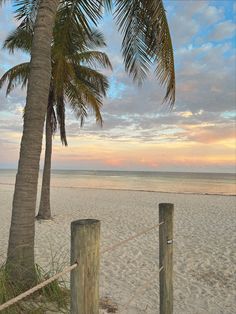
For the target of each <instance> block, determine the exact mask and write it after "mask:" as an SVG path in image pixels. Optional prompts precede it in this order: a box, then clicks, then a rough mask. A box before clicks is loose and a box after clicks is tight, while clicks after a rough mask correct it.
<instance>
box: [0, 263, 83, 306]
mask: <svg viewBox="0 0 236 314" xmlns="http://www.w3.org/2000/svg"><path fill="white" fill-rule="evenodd" d="M77 266H78V262H76V263H74V264H73V265H71V266H69V267H66V268H65V269H64V270H63V271H62V272H60V273H58V274H56V275H54V276H52V277H50V278H49V279H47V280H45V281H43V282H41V283H40V284H38V285H37V286H35V287H33V288H31V289H29V290H27V291H25V292H23V293H21V294H19V295H18V296H17V297H15V298H13V299H11V300H9V301H7V302H6V303H3V304H1V305H0V311H2V310H4V309H6V308H7V307H9V306H11V305H13V304H15V303H17V302H19V301H21V300H22V299H25V298H26V297H28V296H29V295H31V294H32V293H34V292H36V291H38V290H40V289H42V288H43V287H45V286H47V285H48V284H50V283H51V282H53V281H55V280H56V279H58V278H59V277H61V276H62V275H64V274H66V273H68V272H69V271H71V270H73V269H74V268H76V267H77Z"/></svg>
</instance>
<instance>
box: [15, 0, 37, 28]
mask: <svg viewBox="0 0 236 314" xmlns="http://www.w3.org/2000/svg"><path fill="white" fill-rule="evenodd" d="M39 4H40V0H18V1H14V7H15V16H16V18H17V20H20V21H21V23H20V25H19V26H18V27H19V28H21V29H27V28H30V29H31V30H32V29H33V25H34V22H35V19H36V15H37V11H38V8H39Z"/></svg>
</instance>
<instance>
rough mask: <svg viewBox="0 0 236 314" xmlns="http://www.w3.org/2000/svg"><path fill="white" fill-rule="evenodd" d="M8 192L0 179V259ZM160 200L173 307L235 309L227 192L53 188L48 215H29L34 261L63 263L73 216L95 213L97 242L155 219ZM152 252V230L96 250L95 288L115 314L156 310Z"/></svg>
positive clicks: (235, 241)
mask: <svg viewBox="0 0 236 314" xmlns="http://www.w3.org/2000/svg"><path fill="white" fill-rule="evenodd" d="M12 193H13V186H7V185H6V186H5V185H1V186H0V199H1V220H0V258H1V260H4V258H5V256H6V249H7V240H8V230H9V224H10V216H11V202H12ZM160 202H171V203H174V204H175V221H174V313H176V314H220V313H222V314H233V313H235V308H236V281H235V265H236V210H235V207H236V197H233V196H210V195H191V194H187V195H186V194H171V193H152V192H136V191H118V190H99V189H79V188H53V189H52V211H53V215H54V220H53V221H48V222H41V223H40V222H36V261H37V262H38V263H39V264H40V265H42V266H43V267H48V265H49V264H51V260H52V257H53V259H54V261H55V264H56V265H58V264H59V265H61V266H63V265H67V264H69V256H70V222H71V221H73V220H77V219H83V218H96V219H100V220H101V222H102V230H101V231H102V232H101V247H102V249H103V248H105V247H108V246H110V245H112V244H115V243H117V242H119V241H121V240H124V239H126V238H128V237H129V236H132V235H134V234H135V233H136V232H139V231H141V230H143V229H145V228H147V227H149V226H152V225H153V224H155V223H157V222H158V203H160ZM158 254H159V252H158V230H154V231H151V232H150V233H148V234H147V235H144V236H141V237H139V238H138V239H135V240H133V241H131V242H129V243H127V244H126V245H124V246H122V247H120V248H117V249H116V250H115V251H114V252H112V253H109V252H108V253H105V254H103V255H102V256H101V278H100V294H101V296H102V297H108V298H109V299H111V300H112V302H114V303H117V304H118V308H119V311H118V313H126V314H136V313H137V314H139V313H140V314H141V313H148V314H154V313H155V314H156V313H158V307H159V282H158V279H159V278H158V269H159V265H158ZM50 267H51V266H50ZM148 281H149V282H148ZM143 285H144V286H143ZM136 294H137V295H136ZM127 303H129V304H128V306H126V304H127Z"/></svg>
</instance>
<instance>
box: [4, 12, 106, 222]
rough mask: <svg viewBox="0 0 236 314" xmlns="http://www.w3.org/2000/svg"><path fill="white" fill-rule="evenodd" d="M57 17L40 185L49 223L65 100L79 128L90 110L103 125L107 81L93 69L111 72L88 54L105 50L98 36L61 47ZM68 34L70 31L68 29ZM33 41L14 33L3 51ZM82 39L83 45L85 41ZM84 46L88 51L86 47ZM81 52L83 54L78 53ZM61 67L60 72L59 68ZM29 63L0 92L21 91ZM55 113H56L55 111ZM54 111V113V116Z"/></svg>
mask: <svg viewBox="0 0 236 314" xmlns="http://www.w3.org/2000/svg"><path fill="white" fill-rule="evenodd" d="M59 19H60V16H57V19H56V25H55V28H54V36H53V46H52V77H51V85H50V92H49V97H48V107H47V117H46V137H45V159H44V170H43V181H42V190H41V199H40V206H39V212H38V215H37V218H38V219H50V218H51V209H50V178H51V155H52V136H53V134H54V133H55V131H56V128H57V123H58V124H59V126H60V135H61V141H62V144H64V145H67V138H66V131H65V100H67V102H68V103H69V105H70V106H71V108H72V109H73V111H74V113H75V115H76V117H77V118H79V119H80V122H81V125H82V124H83V122H84V118H85V117H87V107H90V108H92V110H93V111H94V113H95V116H96V120H97V122H98V123H100V124H101V125H102V117H101V113H100V108H101V105H102V97H103V96H106V90H107V88H108V81H107V79H106V77H105V76H104V75H103V74H101V73H99V72H98V71H96V65H99V66H100V67H103V68H107V67H108V68H111V64H110V61H109V59H108V57H107V56H106V54H105V53H102V52H100V51H95V50H90V47H91V48H94V47H104V46H105V41H104V38H103V36H102V34H101V33H99V32H96V31H93V32H92V33H91V34H89V37H87V36H84V37H83V36H82V40H81V36H80V34H79V33H78V32H77V33H76V34H74V36H75V37H74V44H72V43H71V42H70V43H69V47H67V48H66V49H65V48H64V47H63V51H62V52H61V51H60V50H62V46H61V44H60V42H61V40H63V34H64V33H63V28H64V24H63V23H61V21H60V20H59ZM70 30H71V28H70ZM32 38H33V29H31V28H28V29H27V30H24V31H22V30H21V29H20V30H19V29H16V30H15V31H13V32H12V33H11V34H10V35H9V36H8V38H7V39H6V40H5V43H4V47H5V48H7V49H9V50H10V51H11V52H14V51H15V49H21V50H23V51H24V52H29V51H30V43H31V42H32ZM84 39H85V41H84ZM86 45H87V47H86ZM81 50H82V51H81ZM61 64H63V65H64V66H63V69H62V67H61V66H60V69H59V70H58V66H59V65H61ZM29 68H30V64H29V63H27V62H26V63H23V64H19V65H17V66H15V67H13V68H11V69H10V70H8V71H7V72H6V73H5V74H4V75H3V76H2V78H1V79H0V88H1V87H2V86H3V84H4V82H6V81H8V85H7V93H6V94H7V95H8V94H9V93H10V92H11V91H12V90H13V89H14V88H15V87H17V86H18V85H19V84H21V85H22V87H24V86H25V85H26V83H27V80H28V74H29ZM54 108H55V109H56V110H55V109H54ZM55 111H56V113H55Z"/></svg>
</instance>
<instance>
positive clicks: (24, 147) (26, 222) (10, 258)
mask: <svg viewBox="0 0 236 314" xmlns="http://www.w3.org/2000/svg"><path fill="white" fill-rule="evenodd" d="M2 2H4V1H2V0H0V4H1V3H2ZM36 2H38V7H37V6H36V5H34V3H36ZM15 3H16V5H18V11H17V15H18V16H19V18H20V19H22V16H24V17H26V18H25V19H26V20H27V19H28V18H29V19H31V18H32V16H31V14H32V10H31V8H32V7H34V8H36V7H37V11H36V10H35V15H34V14H33V18H32V20H33V19H35V27H34V37H33V42H32V50H31V61H30V73H29V79H28V85H27V97H26V106H25V114H24V126H23V135H22V139H21V148H20V157H19V163H18V171H17V175H16V183H15V191H14V196H13V206H12V218H11V226H10V234H9V242H8V252H7V261H6V267H7V269H8V275H9V278H10V279H11V280H12V281H13V282H18V283H20V282H21V283H23V282H24V285H25V287H29V286H31V285H32V284H33V283H35V281H36V272H35V264H34V238H35V206H36V196H37V183H38V173H39V161H40V153H41V148H42V135H43V126H44V120H45V113H46V109H47V100H48V95H49V89H50V81H51V42H52V33H53V27H54V20H55V16H56V12H57V8H58V5H59V3H60V0H41V1H29V0H28V1H15ZM28 3H29V4H30V5H32V4H33V6H32V7H31V6H30V7H29V5H28ZM77 7H78V6H77ZM80 7H81V6H80ZM21 9H22V10H21ZM27 10H28V11H27ZM80 11H81V12H80V15H79V16H78V18H77V19H76V21H74V23H76V24H79V23H78V20H81V23H83V24H80V28H81V25H83V28H86V27H87V29H88V28H89V25H88V23H89V22H87V20H88V18H87V17H88V16H89V15H90V16H91V18H93V19H94V17H93V15H94V11H95V10H92V13H91V14H90V12H85V13H84V10H82V9H81V10H80ZM22 12H23V13H22ZM35 16H36V18H35ZM25 19H23V21H22V24H21V27H22V29H23V28H24V26H25V24H24V22H25Z"/></svg>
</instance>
